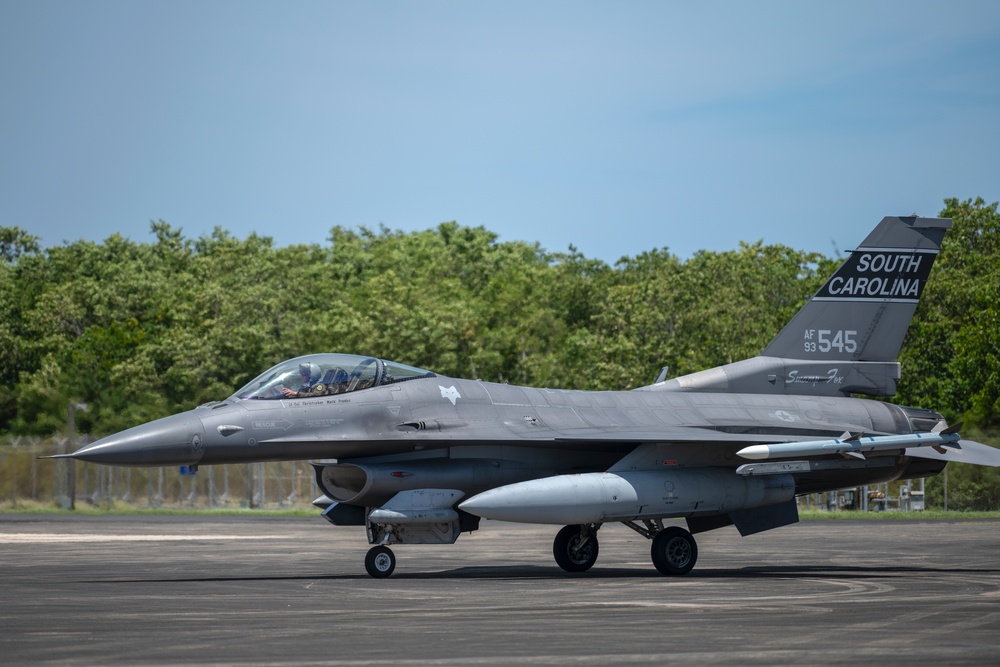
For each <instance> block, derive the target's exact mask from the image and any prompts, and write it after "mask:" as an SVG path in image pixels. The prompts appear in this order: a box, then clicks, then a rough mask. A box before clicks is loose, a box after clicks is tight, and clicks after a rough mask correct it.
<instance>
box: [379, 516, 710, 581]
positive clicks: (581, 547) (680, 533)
mask: <svg viewBox="0 0 1000 667" xmlns="http://www.w3.org/2000/svg"><path fill="white" fill-rule="evenodd" d="M622 523H624V524H625V525H626V526H628V527H629V528H631V529H632V530H634V531H635V532H637V533H639V534H640V535H642V536H643V537H645V538H647V539H649V540H652V541H653V544H652V548H651V549H650V557H651V558H652V560H653V565H654V566H655V567H656V569H657V570H659V572H660V573H661V574H666V575H681V574H687V573H688V572H690V571H691V568H693V567H694V564H695V562H697V560H698V544H697V543H696V542H695V541H694V536H693V535H691V533H689V532H688V531H686V530H684V529H683V528H681V527H679V526H670V527H668V528H664V527H663V522H662V521H661V520H660V519H655V520H653V521H649V520H646V521H643V524H644V525H641V526H640V525H639V524H637V523H635V522H634V521H623V522H622ZM600 527H601V524H589V525H583V526H565V527H564V528H562V529H561V530H560V531H559V532H558V533H557V534H556V539H555V540H554V541H553V542H552V555H553V556H555V559H556V563H557V564H558V565H559V567H561V568H562V569H564V570H566V571H567V572H586V571H587V570H589V569H590V568H591V567H593V565H594V563H596V562H597V553H598V543H597V531H598V529H600ZM372 576H374V575H372Z"/></svg>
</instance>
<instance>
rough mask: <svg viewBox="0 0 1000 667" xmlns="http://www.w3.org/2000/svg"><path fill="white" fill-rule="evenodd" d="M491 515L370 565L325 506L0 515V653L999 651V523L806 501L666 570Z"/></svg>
mask: <svg viewBox="0 0 1000 667" xmlns="http://www.w3.org/2000/svg"><path fill="white" fill-rule="evenodd" d="M556 530H557V527H554V526H553V527H547V526H519V525H514V524H505V523H497V522H489V521H486V522H483V528H482V530H480V531H478V532H477V533H474V534H472V535H463V536H462V537H461V538H460V539H459V541H458V543H457V544H455V545H453V546H409V547H407V546H400V547H397V548H395V552H396V554H397V555H398V557H399V558H398V565H397V568H396V573H395V574H394V575H393V576H392V577H391V578H389V579H383V580H375V579H371V578H370V577H368V575H367V574H366V573H365V570H364V565H363V559H364V554H365V552H366V551H367V549H368V545H367V544H366V541H365V538H364V531H363V529H359V528H333V527H332V526H329V525H328V524H326V522H324V521H323V520H322V519H320V518H319V517H316V518H315V519H309V518H288V519H283V518H274V517H257V516H248V517H246V518H244V517H234V518H230V517H224V518H203V517H82V516H81V517H69V518H65V517H57V518H49V517H44V516H19V515H7V516H4V515H0V664H4V665H27V664H31V665H37V664H65V665H134V664H184V665H191V664H204V665H247V664H276V665H312V664H324V665H335V666H336V665H381V664H392V665H511V664H537V665H630V664H635V665H654V664H655V665H659V664H683V665H690V664H712V665H717V664H741V665H765V664H766V665H775V664H785V665H796V664H809V665H814V664H852V665H857V664H866V665H876V664H879V665H882V664H886V665H895V664H906V665H930V664H935V665H940V664H948V665H956V664H981V665H995V664H997V660H998V657H997V656H998V655H1000V561H998V549H1000V522H997V521H973V522H949V521H929V522H917V521H906V522H900V521H879V522H867V521H812V522H804V523H800V524H797V525H794V526H789V527H785V528H780V529H778V530H774V531H770V532H767V533H763V534H760V535H755V536H751V537H747V538H741V537H740V536H739V534H738V533H736V531H735V529H733V528H732V527H729V528H723V529H721V530H717V531H712V532H709V533H703V534H701V535H699V536H697V537H698V543H699V560H698V565H697V566H696V568H695V569H694V571H692V572H691V573H690V574H689V575H687V576H684V577H677V578H671V577H664V576H661V575H659V574H658V573H657V572H656V570H655V569H654V568H653V566H652V564H651V563H650V561H649V545H648V542H647V541H646V540H645V539H644V538H642V537H640V536H639V535H636V534H635V533H632V532H631V531H629V530H628V529H627V528H625V527H623V526H620V525H612V526H606V527H605V528H604V529H602V531H601V533H600V537H601V555H600V559H599V560H598V562H597V565H596V566H595V567H594V569H592V570H591V571H590V572H588V573H585V574H582V575H568V574H566V573H564V572H563V571H562V570H560V569H559V568H558V567H557V566H556V565H555V564H554V562H553V560H552V555H551V541H552V538H553V536H554V535H555V532H556Z"/></svg>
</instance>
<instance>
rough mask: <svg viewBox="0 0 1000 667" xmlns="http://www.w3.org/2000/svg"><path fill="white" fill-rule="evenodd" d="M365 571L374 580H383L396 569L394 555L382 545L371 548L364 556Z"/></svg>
mask: <svg viewBox="0 0 1000 667" xmlns="http://www.w3.org/2000/svg"><path fill="white" fill-rule="evenodd" d="M365 569H366V570H368V574H370V575H371V576H373V577H375V578H376V579H385V578H386V577H388V576H389V575H390V574H392V571H393V570H395V569H396V554H394V553H392V549H390V548H389V547H387V546H385V545H383V544H380V545H378V546H375V547H372V548H371V549H369V550H368V554H367V555H366V556H365Z"/></svg>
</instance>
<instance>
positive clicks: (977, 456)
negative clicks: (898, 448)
mask: <svg viewBox="0 0 1000 667" xmlns="http://www.w3.org/2000/svg"><path fill="white" fill-rule="evenodd" d="M956 444H957V445H958V448H956V447H954V446H949V447H948V448H947V449H946V450H945V451H943V452H942V451H939V450H938V448H937V447H926V448H925V447H921V448H919V449H918V448H913V449H907V450H906V455H907V456H914V457H917V458H921V459H934V460H937V461H948V462H949V463H972V464H974V465H980V466H992V467H994V468H1000V449H997V448H996V447H990V446H989V445H984V444H983V443H981V442H976V441H975V440H959V441H958V442H957V443H956Z"/></svg>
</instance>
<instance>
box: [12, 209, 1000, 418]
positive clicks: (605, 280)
mask: <svg viewBox="0 0 1000 667" xmlns="http://www.w3.org/2000/svg"><path fill="white" fill-rule="evenodd" d="M942 215H943V216H945V217H951V218H953V219H954V223H955V228H954V229H953V230H952V231H951V232H950V233H949V234H948V235H947V237H946V239H945V245H944V249H943V251H942V253H941V256H940V258H939V261H938V264H936V265H935V268H934V272H933V274H932V279H931V281H930V282H929V284H928V286H927V288H926V290H925V293H924V299H923V300H922V302H921V305H920V307H919V309H918V312H917V315H916V318H915V320H914V323H913V326H912V327H911V329H910V333H909V334H908V337H907V339H906V343H905V347H904V351H903V354H902V357H901V361H902V363H903V380H902V383H901V385H900V394H899V396H897V397H896V399H895V400H898V401H899V402H902V403H908V404H913V405H921V406H924V407H930V408H934V409H937V410H939V411H941V412H943V413H944V414H946V415H947V416H948V417H949V418H951V419H962V418H964V419H966V420H968V421H974V422H976V423H977V424H978V425H980V426H981V427H983V428H986V429H993V428H996V427H998V426H1000V352H998V350H1000V305H998V304H1000V215H998V213H997V204H996V203H994V204H991V205H987V204H985V203H984V202H983V201H982V200H981V199H979V200H975V201H971V200H969V201H963V202H960V201H958V200H953V199H951V200H947V201H946V202H945V208H944V210H943V211H942ZM151 234H152V236H153V237H154V239H155V240H154V241H152V242H148V243H136V242H134V241H131V240H128V239H125V238H122V237H121V236H117V235H115V236H111V237H110V238H108V239H106V240H105V241H104V242H102V243H94V242H90V241H77V242H73V243H66V244H63V245H61V246H57V247H53V248H48V249H45V250H43V249H41V248H40V247H39V245H38V242H37V239H36V238H34V237H32V236H31V235H30V234H29V233H27V232H26V231H24V230H22V229H19V228H17V227H5V228H0V431H7V432H11V433H36V434H49V433H52V432H53V431H56V430H61V429H63V428H64V425H65V421H66V411H67V405H68V404H69V403H70V402H78V401H79V402H86V403H87V404H89V405H90V406H91V409H90V410H89V411H87V412H86V413H79V414H78V416H77V419H78V427H79V428H80V430H81V431H83V432H91V433H94V434H102V433H109V432H113V431H115V430H118V429H121V428H124V427H127V426H131V425H134V424H136V423H139V422H142V421H146V420H149V419H153V418H156V417H160V416H163V415H166V414H170V413H173V412H177V411H180V410H183V409H187V408H190V407H192V406H194V405H197V404H198V403H202V402H205V401H208V400H215V399H220V398H223V397H225V396H227V395H229V394H230V393H231V392H232V391H233V390H234V389H235V388H236V387H239V386H241V385H242V384H243V383H244V382H246V381H248V380H249V379H250V378H251V377H253V376H254V375H256V374H257V373H259V372H260V371H261V370H262V369H264V368H267V367H268V366H271V365H272V364H274V363H276V362H278V361H281V360H283V359H286V358H289V357H293V356H297V355H301V354H307V353H312V352H320V351H337V352H350V353H356V354H370V355H375V356H381V357H384V358H388V359H393V360H396V361H400V362H403V363H407V364H411V365H416V366H421V367H425V368H429V369H432V370H435V371H438V372H440V373H443V374H446V375H453V376H459V377H479V378H483V379H488V380H497V381H510V382H514V383H519V384H528V385H535V386H550V387H576V388H584V389H598V388H604V389H609V388H617V389H626V388H632V387H636V386H640V385H643V384H649V383H650V382H652V381H653V380H654V378H655V377H656V375H657V373H658V372H659V369H660V367H662V366H664V365H669V366H670V370H671V374H672V375H679V374H684V373H689V372H692V371H695V370H699V369H702V368H707V367H711V366H716V365H719V364H722V363H727V362H731V361H734V360H738V359H741V358H746V357H750V356H753V355H755V354H757V353H759V351H760V350H761V349H763V347H764V346H765V345H766V344H767V342H768V341H769V340H770V339H771V338H772V337H773V336H774V335H775V334H776V333H777V331H778V330H779V329H780V328H781V326H782V325H783V324H784V323H785V322H786V321H787V320H788V318H789V317H790V316H791V315H792V314H793V313H794V312H795V311H796V310H797V309H798V308H799V307H800V306H801V305H802V304H803V303H804V302H805V300H806V299H807V298H808V297H809V296H810V295H811V294H812V293H813V292H815V290H816V289H817V288H818V287H819V285H820V283H821V282H822V281H823V279H825V277H826V276H827V275H829V273H830V272H831V271H832V270H833V268H834V267H835V266H836V264H837V263H838V262H839V260H835V259H831V258H826V257H823V256H820V255H817V254H812V253H805V252H801V251H796V250H794V249H791V248H787V247H784V246H780V245H774V246H765V245H763V244H761V243H759V242H758V243H751V244H742V245H741V246H740V247H739V248H738V249H736V250H732V251H728V252H706V251H702V252H699V253H697V254H695V255H694V256H693V257H691V258H690V259H687V260H683V259H680V258H678V257H676V256H675V255H672V254H671V253H670V252H668V251H667V250H666V249H656V250H651V251H649V252H646V253H643V254H641V255H639V256H637V257H626V258H623V259H622V260H620V261H619V262H618V263H617V264H615V265H614V266H608V265H607V264H605V263H604V262H602V261H598V260H592V259H587V258H586V257H584V256H583V255H581V254H580V253H578V252H576V251H575V250H573V249H570V251H569V252H567V253H550V252H546V251H544V250H543V249H541V248H540V247H538V245H537V244H530V243H524V242H520V241H507V242H500V241H498V239H497V235H496V234H494V233H492V232H490V231H488V230H486V229H484V228H481V227H477V228H470V227H463V226H460V225H458V224H457V223H454V222H449V223H443V224H441V225H439V226H438V227H437V228H435V229H431V230H427V231H421V232H414V233H403V232H398V231H391V230H388V229H385V228H383V229H379V230H377V231H376V230H369V229H365V228H361V229H359V230H349V229H344V228H341V227H336V228H334V229H333V230H331V235H330V239H329V244H328V245H325V246H319V245H296V246H290V247H275V246H274V245H273V243H272V241H271V239H269V238H267V237H261V236H257V235H251V236H249V237H248V238H246V239H242V240H241V239H237V238H234V237H233V236H232V235H230V234H229V233H227V232H226V231H224V230H223V229H221V228H216V230H215V231H214V232H213V233H212V234H211V235H206V236H202V237H200V238H197V239H189V238H185V237H184V236H183V234H182V232H181V230H179V229H175V228H173V227H171V226H170V225H168V224H167V223H165V222H162V221H160V222H154V223H152V225H151Z"/></svg>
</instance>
